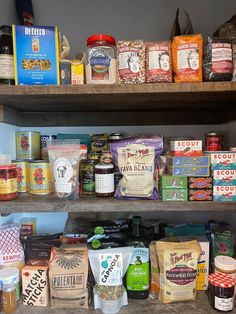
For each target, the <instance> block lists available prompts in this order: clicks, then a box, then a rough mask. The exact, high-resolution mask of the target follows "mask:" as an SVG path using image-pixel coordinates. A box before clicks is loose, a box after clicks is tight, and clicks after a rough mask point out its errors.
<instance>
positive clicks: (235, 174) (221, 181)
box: [213, 170, 236, 186]
mask: <svg viewBox="0 0 236 314" xmlns="http://www.w3.org/2000/svg"><path fill="white" fill-rule="evenodd" d="M213 178H214V185H223V186H228V185H236V170H214V171H213Z"/></svg>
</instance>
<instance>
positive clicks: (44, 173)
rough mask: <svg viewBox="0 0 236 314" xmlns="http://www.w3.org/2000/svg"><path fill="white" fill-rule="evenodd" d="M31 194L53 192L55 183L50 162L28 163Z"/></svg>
mask: <svg viewBox="0 0 236 314" xmlns="http://www.w3.org/2000/svg"><path fill="white" fill-rule="evenodd" d="M28 170H29V193H31V194H49V193H52V192H53V181H52V174H51V169H50V165H49V162H48V161H46V160H32V161H30V162H29V163H28Z"/></svg>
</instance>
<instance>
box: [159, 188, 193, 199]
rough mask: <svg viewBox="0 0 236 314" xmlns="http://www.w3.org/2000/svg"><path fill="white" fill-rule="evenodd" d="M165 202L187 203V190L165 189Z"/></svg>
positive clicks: (163, 196) (163, 192)
mask: <svg viewBox="0 0 236 314" xmlns="http://www.w3.org/2000/svg"><path fill="white" fill-rule="evenodd" d="M162 200H163V201H187V200H188V190H187V189H164V190H162Z"/></svg>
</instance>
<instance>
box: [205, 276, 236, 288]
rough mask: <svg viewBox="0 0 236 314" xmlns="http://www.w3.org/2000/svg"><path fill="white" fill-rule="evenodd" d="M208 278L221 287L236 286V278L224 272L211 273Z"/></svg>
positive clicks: (214, 284)
mask: <svg viewBox="0 0 236 314" xmlns="http://www.w3.org/2000/svg"><path fill="white" fill-rule="evenodd" d="M208 279H209V282H210V283H211V284H212V285H213V286H216V287H221V288H232V287H234V286H235V282H236V280H235V279H234V278H233V277H231V276H230V275H227V274H222V273H215V274H210V275H209V277H208Z"/></svg>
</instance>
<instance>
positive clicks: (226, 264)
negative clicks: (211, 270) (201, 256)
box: [214, 255, 236, 272]
mask: <svg viewBox="0 0 236 314" xmlns="http://www.w3.org/2000/svg"><path fill="white" fill-rule="evenodd" d="M214 263H215V267H217V268H220V269H222V270H226V271H227V270H228V271H234V270H235V272H236V260H235V259H234V258H232V257H229V256H224V255H219V256H216V257H215V260H214Z"/></svg>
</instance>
